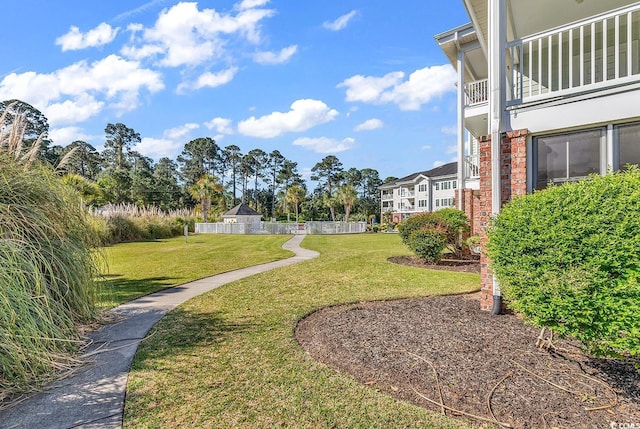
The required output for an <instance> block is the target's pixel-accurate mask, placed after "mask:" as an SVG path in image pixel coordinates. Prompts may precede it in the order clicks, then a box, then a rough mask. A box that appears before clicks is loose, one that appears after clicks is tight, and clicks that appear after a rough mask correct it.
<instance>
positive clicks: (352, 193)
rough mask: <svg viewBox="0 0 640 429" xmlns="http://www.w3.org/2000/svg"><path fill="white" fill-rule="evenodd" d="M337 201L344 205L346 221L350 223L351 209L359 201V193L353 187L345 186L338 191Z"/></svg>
mask: <svg viewBox="0 0 640 429" xmlns="http://www.w3.org/2000/svg"><path fill="white" fill-rule="evenodd" d="M337 199H338V201H340V202H341V203H342V204H343V205H344V221H345V222H349V214H351V208H352V207H353V206H354V205H355V203H356V201H358V192H357V191H356V188H354V187H353V186H352V185H344V186H342V187H341V188H340V189H338V193H337Z"/></svg>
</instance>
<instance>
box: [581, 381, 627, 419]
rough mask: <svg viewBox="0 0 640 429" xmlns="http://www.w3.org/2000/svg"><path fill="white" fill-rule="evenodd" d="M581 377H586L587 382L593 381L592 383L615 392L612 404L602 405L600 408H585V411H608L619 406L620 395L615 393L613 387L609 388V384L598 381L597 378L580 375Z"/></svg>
mask: <svg viewBox="0 0 640 429" xmlns="http://www.w3.org/2000/svg"><path fill="white" fill-rule="evenodd" d="M579 375H580V376H582V377H584V378H586V379H587V380H591V381H595V382H596V383H600V384H602V385H603V386H604V387H606V388H607V389H609V390H611V392H613V402H612V403H611V404H608V405H602V406H600V407H593V408H585V410H587V411H599V410H608V409H609V408H613V407H615V406H617V405H618V394H617V393H616V391H615V389H614V388H613V387H611V386H609V385H608V384H607V383H605V382H604V381H602V380H598V379H597V378H595V377H591V376H588V375H586V374H579Z"/></svg>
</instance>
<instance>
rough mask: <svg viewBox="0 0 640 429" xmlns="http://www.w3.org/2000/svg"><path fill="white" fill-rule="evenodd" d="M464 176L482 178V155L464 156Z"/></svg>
mask: <svg viewBox="0 0 640 429" xmlns="http://www.w3.org/2000/svg"><path fill="white" fill-rule="evenodd" d="M464 178H465V179H478V178H480V156H479V155H467V156H465V157H464Z"/></svg>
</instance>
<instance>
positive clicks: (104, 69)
mask: <svg viewBox="0 0 640 429" xmlns="http://www.w3.org/2000/svg"><path fill="white" fill-rule="evenodd" d="M163 88H164V83H163V82H162V77H161V75H160V74H159V73H158V72H156V71H153V70H150V69H147V68H143V67H141V65H140V63H139V62H137V61H129V60H126V59H123V58H121V57H118V56H117V55H109V56H108V57H105V58H103V59H101V60H98V61H95V62H93V63H91V64H89V63H88V62H86V61H80V62H77V63H74V64H72V65H70V66H67V67H65V68H62V69H59V70H56V71H54V72H53V73H46V74H40V73H35V72H31V71H30V72H25V73H21V74H17V73H10V74H9V75H7V76H5V78H4V79H2V81H0V99H5V100H6V99H11V98H17V99H20V100H24V101H26V102H27V103H29V104H32V105H33V106H34V107H36V108H38V109H40V110H41V111H42V112H47V111H48V109H49V107H50V109H51V112H52V115H54V117H55V120H56V121H60V123H73V122H80V121H81V120H84V119H87V118H89V117H91V116H93V115H95V114H97V113H98V112H100V111H101V110H102V109H103V108H104V107H108V108H113V109H115V110H117V111H118V112H123V111H127V110H132V109H134V108H136V107H137V106H138V104H139V100H138V99H139V95H140V92H141V91H143V90H146V91H148V92H150V93H154V92H157V91H160V90H162V89H163ZM67 101H69V102H68V103H66V102H67ZM65 103H66V104H65ZM64 107H67V108H69V109H72V110H73V114H75V115H76V119H75V120H73V115H72V113H71V112H68V113H65V112H64V111H63V110H62V109H63V108H64Z"/></svg>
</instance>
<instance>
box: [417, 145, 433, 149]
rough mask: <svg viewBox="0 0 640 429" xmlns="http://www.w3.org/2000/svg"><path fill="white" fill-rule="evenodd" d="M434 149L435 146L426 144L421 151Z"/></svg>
mask: <svg viewBox="0 0 640 429" xmlns="http://www.w3.org/2000/svg"><path fill="white" fill-rule="evenodd" d="M432 147H433V146H431V145H430V144H426V145H424V146H422V147H421V148H420V149H422V150H431V148H432Z"/></svg>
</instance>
